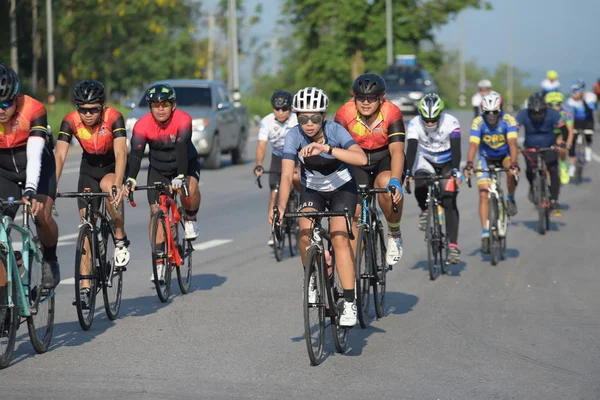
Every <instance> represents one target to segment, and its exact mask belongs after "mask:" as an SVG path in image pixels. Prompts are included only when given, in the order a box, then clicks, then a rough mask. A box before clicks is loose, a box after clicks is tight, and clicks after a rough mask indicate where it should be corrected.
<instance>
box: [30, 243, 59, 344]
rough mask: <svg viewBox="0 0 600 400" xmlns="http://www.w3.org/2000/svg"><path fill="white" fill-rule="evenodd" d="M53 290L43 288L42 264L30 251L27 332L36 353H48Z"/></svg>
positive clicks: (52, 311)
mask: <svg viewBox="0 0 600 400" xmlns="http://www.w3.org/2000/svg"><path fill="white" fill-rule="evenodd" d="M54 295H55V292H54V290H53V289H50V290H48V289H44V288H43V286H42V264H41V263H39V262H38V261H37V260H35V252H33V251H29V311H30V313H31V315H30V316H29V317H27V330H28V331H29V339H30V340H31V344H32V345H33V348H34V349H35V351H36V353H38V354H43V353H45V352H46V351H48V347H50V341H51V340H52V331H53V329H54V314H55V308H54Z"/></svg>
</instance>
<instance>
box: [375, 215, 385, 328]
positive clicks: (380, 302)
mask: <svg viewBox="0 0 600 400" xmlns="http://www.w3.org/2000/svg"><path fill="white" fill-rule="evenodd" d="M371 235H373V236H372V239H371V240H372V242H371V244H372V246H373V253H372V260H373V261H374V262H375V265H374V266H373V270H375V269H376V276H375V278H374V279H373V299H374V303H375V315H376V316H377V318H383V316H384V315H385V293H386V281H387V271H388V266H387V262H386V260H385V253H386V251H387V249H386V244H385V236H384V233H383V225H382V224H381V221H380V220H379V219H377V220H376V222H375V224H374V229H373V230H372V234H371Z"/></svg>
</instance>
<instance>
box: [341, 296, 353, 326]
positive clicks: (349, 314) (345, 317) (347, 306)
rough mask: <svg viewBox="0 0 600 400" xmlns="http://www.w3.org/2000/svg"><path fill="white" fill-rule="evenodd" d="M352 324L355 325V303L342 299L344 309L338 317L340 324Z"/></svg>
mask: <svg viewBox="0 0 600 400" xmlns="http://www.w3.org/2000/svg"><path fill="white" fill-rule="evenodd" d="M354 325H356V304H355V303H354V302H350V301H344V311H343V312H342V316H341V317H340V326H345V327H347V328H352V327H353V326H354Z"/></svg>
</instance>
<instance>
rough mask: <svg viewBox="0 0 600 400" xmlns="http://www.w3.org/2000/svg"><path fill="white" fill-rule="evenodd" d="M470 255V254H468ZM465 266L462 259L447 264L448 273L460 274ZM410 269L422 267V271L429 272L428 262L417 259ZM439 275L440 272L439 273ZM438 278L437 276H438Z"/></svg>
mask: <svg viewBox="0 0 600 400" xmlns="http://www.w3.org/2000/svg"><path fill="white" fill-rule="evenodd" d="M469 255H471V254H469ZM466 268H467V263H466V262H464V261H461V262H459V263H458V264H448V275H452V276H461V273H462V272H463V271H464V270H465V269H466ZM410 269H422V270H423V271H427V272H429V263H428V262H427V260H421V261H418V262H417V263H416V264H415V265H413V266H412V267H410ZM439 275H441V272H440V274H439ZM438 278H439V276H438Z"/></svg>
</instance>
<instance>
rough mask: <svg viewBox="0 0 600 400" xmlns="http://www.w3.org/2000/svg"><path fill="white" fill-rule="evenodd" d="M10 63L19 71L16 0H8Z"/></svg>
mask: <svg viewBox="0 0 600 400" xmlns="http://www.w3.org/2000/svg"><path fill="white" fill-rule="evenodd" d="M9 18H10V64H11V66H12V69H14V70H15V72H16V73H17V74H18V73H19V53H18V47H17V0H10V10H9Z"/></svg>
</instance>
